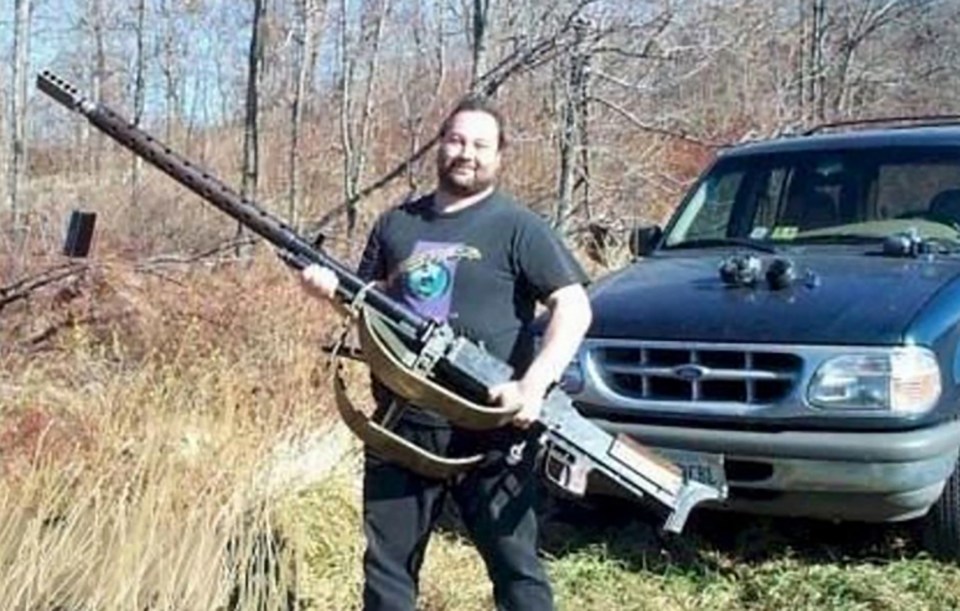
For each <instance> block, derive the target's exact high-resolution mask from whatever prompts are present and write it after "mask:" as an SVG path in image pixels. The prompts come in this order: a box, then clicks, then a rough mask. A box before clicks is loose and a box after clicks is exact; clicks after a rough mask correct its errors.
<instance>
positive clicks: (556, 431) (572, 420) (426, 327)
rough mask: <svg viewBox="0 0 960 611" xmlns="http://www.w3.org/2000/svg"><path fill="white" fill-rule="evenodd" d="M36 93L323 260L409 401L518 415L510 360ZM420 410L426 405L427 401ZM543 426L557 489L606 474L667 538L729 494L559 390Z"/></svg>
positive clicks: (447, 410) (168, 155)
mask: <svg viewBox="0 0 960 611" xmlns="http://www.w3.org/2000/svg"><path fill="white" fill-rule="evenodd" d="M37 87H38V88H39V89H40V91H42V92H43V93H45V94H47V95H49V96H50V97H52V98H53V99H54V100H56V101H57V102H59V103H61V104H62V105H64V106H66V107H67V108H69V109H70V110H73V111H76V112H79V113H81V114H82V115H84V116H85V117H86V118H87V119H88V120H89V121H90V123H92V124H93V126H94V127H96V128H97V129H98V130H100V131H101V132H103V133H104V134H106V135H108V136H110V137H111V138H113V139H114V140H115V141H117V142H118V143H120V144H122V145H123V146H125V147H127V148H128V149H130V150H131V151H133V152H134V153H135V154H136V155H138V156H140V157H142V158H143V159H145V160H147V161H148V162H150V163H151V164H152V165H154V166H156V167H157V168H159V169H160V170H161V171H163V172H164V173H166V174H167V175H168V176H170V177H171V178H173V179H174V180H176V181H177V182H178V183H180V184H181V185H183V186H185V187H186V188H188V189H189V190H191V191H193V192H194V193H196V194H197V195H199V196H200V197H202V198H203V199H204V200H206V201H207V202H209V203H210V204H212V205H214V206H215V207H217V208H219V209H220V210H221V211H223V212H225V213H226V214H228V215H230V216H231V217H233V218H234V219H236V220H237V221H239V222H240V223H242V224H243V225H244V226H246V227H247V228H249V229H250V230H252V231H253V232H255V233H256V234H258V235H260V236H261V237H263V238H264V239H266V240H267V241H268V242H270V243H271V244H272V245H273V246H275V247H276V248H277V249H278V250H279V252H280V253H281V254H282V256H283V258H284V260H285V261H286V262H287V263H288V264H290V265H291V266H293V267H295V268H304V267H306V266H308V265H311V264H319V265H323V266H325V267H328V268H330V269H331V270H333V272H334V273H335V274H336V275H337V277H338V278H339V280H340V283H339V287H338V288H337V294H336V298H337V299H338V300H339V301H341V302H343V303H346V304H351V306H352V307H353V308H354V309H355V310H358V311H361V312H362V313H363V315H362V321H361V324H360V327H361V329H360V331H361V333H360V336H361V340H364V338H365V340H366V341H365V343H364V346H363V354H364V357H365V360H367V361H368V364H369V365H370V367H371V370H372V371H374V373H375V375H378V376H379V375H380V374H382V373H383V372H384V371H393V372H394V375H386V376H384V377H385V379H383V381H384V382H385V383H386V384H387V386H389V387H390V388H391V389H392V390H394V391H395V392H396V393H397V394H399V395H400V396H403V397H407V398H408V399H410V400H411V402H413V401H414V400H419V399H423V402H422V403H423V404H424V405H423V406H424V407H427V408H429V409H432V410H434V411H437V412H439V413H441V414H442V415H444V416H446V417H447V418H448V419H450V420H451V421H452V422H453V423H454V424H456V425H459V426H463V427H466V428H473V429H485V428H491V427H494V426H500V425H503V424H505V423H507V422H508V421H509V420H510V418H511V417H512V415H513V414H514V413H515V411H516V409H515V408H507V407H500V406H490V405H489V404H488V399H487V397H488V396H489V394H488V391H489V389H491V388H492V387H494V386H496V385H498V384H501V383H503V382H506V381H509V380H510V379H512V377H513V370H512V368H511V367H510V366H509V365H508V364H507V363H505V362H503V361H501V360H500V359H498V358H496V357H494V356H492V355H491V354H489V353H488V352H486V351H485V350H484V349H483V347H482V346H480V345H478V344H477V343H476V342H474V341H471V340H470V339H468V338H465V337H462V336H458V335H457V334H456V333H455V332H454V331H453V329H451V327H450V326H449V325H447V324H445V323H440V322H437V321H433V320H429V319H426V318H424V317H422V316H420V315H419V314H417V313H416V312H414V311H412V310H410V309H408V308H407V307H406V306H404V305H403V304H401V303H399V302H397V301H395V300H394V299H392V298H391V297H390V296H388V295H387V294H386V293H384V292H382V291H380V290H378V289H377V288H375V287H372V286H370V285H369V284H367V283H365V282H364V281H363V280H361V279H360V278H359V277H357V276H356V275H354V274H353V273H352V272H351V271H350V270H349V269H347V268H346V267H345V266H344V265H342V264H341V263H339V262H338V261H336V260H335V259H333V258H332V257H330V256H329V255H327V254H326V253H324V252H323V251H322V250H320V249H318V248H316V247H314V246H313V245H312V244H311V243H310V242H309V241H308V240H306V239H304V238H303V237H301V236H300V235H298V234H297V233H296V232H295V231H294V230H293V229H292V228H291V227H289V226H288V225H286V224H285V223H284V222H282V221H281V220H279V219H278V218H276V217H274V216H272V215H271V214H269V213H268V212H266V211H265V210H263V209H262V208H260V207H259V206H258V205H257V204H256V203H254V202H253V201H252V200H250V199H248V198H244V197H242V196H241V195H240V194H238V193H237V192H235V191H234V190H233V189H231V188H230V187H228V186H227V185H225V184H224V183H223V182H221V181H220V180H218V179H217V178H215V177H213V176H212V175H210V173H209V172H207V171H206V170H205V169H203V168H201V167H198V166H196V165H195V164H193V163H192V162H190V161H189V160H187V159H185V158H183V157H181V156H180V155H178V154H177V153H176V152H174V151H172V150H171V149H170V148H169V147H167V146H165V145H164V144H162V143H161V142H159V141H157V140H156V139H154V138H153V137H152V136H151V135H150V134H148V133H146V132H145V131H143V130H141V129H140V128H138V127H136V126H135V125H133V124H131V123H130V122H129V121H127V120H125V119H124V118H123V117H121V116H120V115H119V114H117V113H116V112H114V111H113V110H111V109H110V108H108V107H106V106H105V105H103V104H100V103H96V102H94V101H92V100H89V99H87V98H85V97H83V96H82V95H80V93H79V92H78V91H77V89H76V88H74V87H73V86H71V85H70V84H69V83H67V82H66V81H64V80H63V79H61V78H59V77H57V76H56V75H54V74H52V73H51V72H49V71H44V72H43V73H41V74H39V75H38V77H37ZM415 404H417V405H421V402H416V403H415ZM348 424H350V422H348ZM353 424H356V422H354V423H353ZM539 426H542V427H543V432H544V440H545V452H544V461H543V470H544V475H545V476H546V478H547V479H548V480H549V481H550V482H551V483H552V484H553V485H555V486H557V487H559V488H561V489H563V490H566V491H568V492H570V493H573V494H575V495H582V494H584V493H585V492H586V488H587V479H588V475H589V474H591V473H593V472H597V473H600V474H602V475H603V476H605V477H606V478H607V479H608V480H610V481H612V482H614V483H615V484H616V485H618V486H620V487H622V488H623V489H624V490H625V491H626V492H627V493H629V494H632V495H634V496H635V497H637V498H644V497H648V498H651V499H653V500H655V501H656V503H657V504H658V505H659V506H660V507H661V508H666V509H667V510H668V511H669V516H668V518H667V520H666V522H665V524H664V526H663V528H664V530H665V531H667V532H674V533H679V532H680V531H681V530H682V529H683V526H684V524H685V522H686V520H687V517H688V516H689V514H690V511H691V510H692V509H693V508H694V507H695V506H697V505H698V504H700V503H701V502H704V501H718V500H723V499H724V498H726V489H725V488H716V487H712V486H708V485H706V484H702V483H700V482H697V481H693V480H689V481H685V480H684V477H683V475H682V473H681V471H680V470H679V468H677V467H676V465H674V464H672V463H670V462H668V461H666V460H664V459H663V458H660V457H659V456H658V455H655V454H653V453H652V452H649V451H647V450H645V449H644V448H643V447H642V446H640V445H639V444H638V443H637V442H635V441H633V440H632V439H629V438H626V437H622V436H621V437H613V436H612V435H610V434H609V433H607V432H606V431H604V430H603V429H601V428H599V427H598V426H596V425H595V424H593V423H592V422H590V421H589V420H587V419H585V418H583V417H582V416H581V415H580V414H579V413H578V412H577V411H576V409H575V407H574V405H573V402H572V400H571V399H570V397H569V396H568V395H567V394H566V393H564V392H563V391H562V390H561V389H560V388H554V389H552V390H551V391H550V392H549V393H548V395H547V396H546V398H545V402H544V406H543V409H542V411H541V415H540V418H539ZM386 427H387V425H386V424H385V425H383V426H379V425H377V426H374V427H373V428H372V429H371V428H370V427H367V428H366V429H365V430H366V432H367V433H372V435H370V436H368V439H365V441H371V442H373V441H376V442H377V443H380V442H382V444H383V447H385V448H386V449H387V450H388V451H387V452H386V453H387V454H391V455H392V456H394V457H399V458H404V457H407V456H411V455H414V456H416V457H417V458H419V459H421V461H420V462H421V463H422V462H424V459H425V460H426V466H427V470H429V467H431V463H430V457H424V456H423V455H422V452H418V451H417V450H416V449H415V448H409V447H406V446H404V445H403V444H404V442H403V441H402V440H400V439H399V438H393V437H391V434H390V432H389V431H388V430H387V428H386ZM352 428H353V427H352ZM354 430H355V431H356V430H357V429H356V428H355V429H354ZM437 462H440V463H444V464H446V465H447V466H449V465H448V464H447V463H445V462H444V461H439V460H434V461H433V463H437ZM454 462H456V461H454ZM460 462H461V463H462V464H461V466H463V465H467V466H469V464H472V462H473V461H469V460H466V461H460ZM441 466H443V465H441ZM441 471H442V470H441Z"/></svg>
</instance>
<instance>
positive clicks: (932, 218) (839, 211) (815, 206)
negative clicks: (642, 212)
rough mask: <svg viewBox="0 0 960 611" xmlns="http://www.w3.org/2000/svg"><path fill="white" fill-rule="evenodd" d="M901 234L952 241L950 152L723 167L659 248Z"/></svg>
mask: <svg viewBox="0 0 960 611" xmlns="http://www.w3.org/2000/svg"><path fill="white" fill-rule="evenodd" d="M905 231H916V232H917V233H919V234H920V235H921V236H927V237H937V238H950V239H955V238H957V237H958V231H960V154H958V152H957V151H956V150H955V149H952V148H931V147H911V148H904V147H900V148H895V147H890V148H871V149H855V150H844V151H819V152H818V151H812V152H811V151H803V152H798V153H791V154H777V155H769V154H768V155H756V156H746V155H744V156H736V157H733V158H730V159H726V160H721V161H719V162H718V163H717V164H715V165H714V166H713V168H711V169H710V171H708V172H707V174H706V175H705V176H704V177H703V178H702V179H701V181H700V182H699V183H698V184H697V186H696V187H695V188H694V190H693V191H692V192H691V195H690V196H689V197H688V198H687V200H686V202H685V204H684V205H683V206H682V208H681V209H680V210H679V211H678V212H677V214H676V215H675V220H674V221H673V222H672V223H671V224H670V225H669V226H668V228H667V236H666V240H665V242H664V243H665V245H666V246H667V247H671V246H677V245H682V244H684V243H685V242H689V243H697V242H704V241H707V240H712V241H714V242H716V241H717V240H724V239H727V240H730V239H738V240H742V239H749V240H762V241H775V242H790V241H797V240H803V239H805V238H815V239H817V240H819V241H822V240H823V238H824V237H826V236H831V235H836V236H838V237H844V238H849V237H850V236H865V237H871V236H872V237H881V238H882V237H885V236H888V235H891V234H893V233H897V232H905Z"/></svg>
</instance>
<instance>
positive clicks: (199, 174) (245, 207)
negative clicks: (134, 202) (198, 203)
mask: <svg viewBox="0 0 960 611" xmlns="http://www.w3.org/2000/svg"><path fill="white" fill-rule="evenodd" d="M37 88H38V89H39V90H40V91H42V92H43V93H45V94H47V95H48V96H50V97H51V98H53V99H54V100H56V101H57V102H59V103H60V104H62V105H63V106H66V107H67V108H69V109H70V110H73V111H76V112H79V113H81V114H83V115H84V116H85V117H86V118H87V120H89V121H90V123H92V124H93V125H94V126H95V127H96V128H97V129H99V130H100V131H101V132H103V133H104V134H106V135H108V136H110V137H111V138H113V139H114V140H115V141H116V142H118V143H119V144H121V145H123V146H125V147H126V148H128V149H130V150H131V151H133V152H134V153H135V154H136V155H138V156H139V157H142V158H143V159H145V160H147V161H148V162H150V163H151V164H152V165H153V166H155V167H156V168H158V169H159V170H161V171H162V172H164V173H165V174H167V175H168V176H170V177H171V178H173V179H174V180H176V181H177V182H178V183H180V184H181V185H183V186H184V187H186V188H187V189H189V190H191V191H193V192H194V193H196V194H197V195H199V196H200V197H202V198H203V199H205V200H206V201H207V202H209V203H210V204H212V205H214V206H215V207H217V208H218V209H220V210H221V211H223V212H225V213H226V214H228V215H230V216H232V217H233V218H235V219H236V220H237V221H239V222H240V223H241V224H242V225H244V226H245V227H247V228H249V229H250V230H252V231H253V232H254V233H256V234H258V235H260V236H261V237H263V238H265V239H266V240H267V241H269V242H270V243H272V244H273V245H274V246H277V247H278V248H280V249H282V250H285V251H287V252H288V253H289V254H290V255H292V256H291V257H287V258H285V259H284V260H285V261H286V262H287V263H288V264H290V265H292V266H294V267H300V268H302V267H306V266H307V265H309V264H311V263H317V264H320V265H323V266H325V267H329V268H330V269H331V270H333V271H334V273H336V275H337V277H338V278H339V280H340V286H339V288H338V289H337V291H338V297H339V298H340V299H341V300H343V301H345V302H352V301H353V300H354V299H355V298H356V297H357V296H358V295H361V296H362V299H363V300H364V301H365V302H367V303H369V304H370V305H371V306H373V307H374V308H376V309H377V310H379V311H380V312H383V313H384V314H386V315H387V316H389V317H390V318H392V319H393V320H395V321H397V322H398V323H399V324H400V325H401V326H402V327H403V328H405V330H406V331H408V332H409V333H410V335H411V337H412V338H414V339H419V338H422V337H423V336H424V335H425V334H427V333H429V330H430V329H431V327H432V325H433V323H432V322H431V321H429V320H427V319H425V318H423V317H421V316H419V315H418V314H416V313H415V312H413V311H411V310H409V309H408V308H405V307H404V306H402V305H401V304H399V303H397V302H396V301H395V300H393V299H392V298H390V297H389V296H388V295H386V294H385V293H383V292H382V291H379V290H377V289H375V288H370V287H367V286H366V283H365V282H364V281H363V280H361V279H360V278H359V277H357V276H356V275H355V274H353V273H352V272H351V271H350V270H349V269H347V268H346V267H345V266H343V265H342V264H341V263H339V262H338V261H337V260H335V259H333V258H332V257H330V256H328V255H326V254H325V253H323V252H322V251H320V250H318V249H316V248H314V247H313V246H312V245H311V244H310V242H308V241H307V240H306V239H304V238H303V237H301V236H300V235H298V234H297V233H296V231H294V229H293V228H292V227H290V226H289V225H287V224H286V223H284V222H283V221H281V220H280V219H278V218H276V217H274V216H273V215H271V214H270V213H268V212H267V211H266V210H264V209H262V208H260V207H259V206H258V205H257V204H256V203H254V202H253V201H252V200H250V199H248V198H245V197H243V196H241V195H240V194H239V193H237V192H236V191H234V190H233V189H231V188H230V187H229V186H227V185H226V184H225V183H223V182H222V181H220V180H219V179H217V178H216V177H214V176H213V175H211V174H210V173H209V172H208V171H207V170H206V169H204V168H201V167H198V166H197V165H195V164H193V163H192V162H190V161H189V160H187V159H186V158H184V157H182V156H181V155H179V154H177V153H176V152H174V151H173V150H172V149H171V148H170V147H168V146H166V145H165V144H163V143H162V142H160V141H158V140H157V139H155V138H154V137H153V136H151V135H150V134H149V133H147V132H146V131H144V130H142V129H140V128H139V127H137V126H136V125H134V124H132V123H131V122H129V121H127V120H125V119H124V118H123V117H121V116H120V115H119V114H118V113H116V112H114V111H113V110H111V109H110V108H108V107H107V106H105V105H103V104H100V103H96V102H94V101H91V100H89V99H87V98H85V97H84V96H83V95H82V94H81V93H80V92H79V91H78V90H77V88H76V87H74V86H72V85H70V84H69V83H68V82H67V81H65V80H64V79H62V78H60V77H58V76H56V75H55V74H53V73H52V72H50V71H49V70H45V71H43V72H41V73H40V74H39V75H37Z"/></svg>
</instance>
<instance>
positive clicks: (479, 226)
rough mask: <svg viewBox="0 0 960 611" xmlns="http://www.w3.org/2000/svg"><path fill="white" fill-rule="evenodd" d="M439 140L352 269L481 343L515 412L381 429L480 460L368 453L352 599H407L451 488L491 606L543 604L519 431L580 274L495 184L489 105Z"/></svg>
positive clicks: (410, 603)
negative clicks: (538, 320)
mask: <svg viewBox="0 0 960 611" xmlns="http://www.w3.org/2000/svg"><path fill="white" fill-rule="evenodd" d="M440 136H441V138H440V144H439V148H438V151H437V178H438V185H437V189H436V191H435V192H434V193H432V194H430V195H427V196H425V197H423V198H420V199H418V200H416V201H413V202H409V203H406V204H403V205H401V206H399V207H397V208H394V209H392V210H390V211H388V212H387V213H385V214H384V215H383V216H382V217H380V219H379V220H378V221H377V223H376V225H375V226H374V228H373V230H372V232H371V234H370V237H369V240H368V242H367V246H366V248H365V250H364V253H363V256H362V259H361V263H360V266H359V272H358V273H359V275H360V276H361V277H363V278H365V279H367V280H375V281H379V282H380V283H381V286H382V287H383V288H384V289H385V290H386V291H387V292H388V294H390V295H391V296H393V297H394V298H396V299H398V300H399V301H401V302H403V303H405V304H407V305H408V306H410V307H411V308H413V309H414V310H416V311H417V312H419V313H420V314H421V315H423V316H426V317H431V318H434V319H437V320H445V321H447V322H449V323H450V325H451V326H452V327H453V328H454V329H455V330H456V331H458V332H461V333H464V334H466V335H467V336H469V337H471V338H473V339H475V340H478V341H481V342H483V344H484V345H485V347H486V348H487V350H489V351H491V352H492V353H493V354H495V355H497V356H499V357H501V358H503V359H504V360H506V361H508V362H509V363H510V364H511V365H513V367H514V370H515V371H518V372H522V374H523V375H522V376H521V377H519V378H518V379H516V380H514V381H511V382H508V383H506V384H503V385H501V386H499V387H497V388H495V389H494V390H493V391H492V397H491V400H492V401H495V402H498V403H499V404H502V405H518V406H520V410H519V411H518V412H517V414H516V417H515V418H514V420H513V423H512V424H513V425H514V426H506V427H502V428H500V429H497V430H494V431H480V432H477V431H464V430H460V429H457V428H452V427H451V426H450V425H449V424H448V423H447V422H446V421H445V420H443V419H442V418H440V417H439V416H437V415H436V414H433V413H432V412H427V411H423V410H420V409H417V408H416V407H415V406H409V405H405V407H404V410H403V412H402V416H401V417H400V418H399V420H398V421H397V423H396V425H395V426H394V428H393V430H394V432H396V433H397V434H399V435H401V436H403V437H405V438H407V439H409V440H410V441H412V442H414V443H416V444H417V445H419V446H421V447H423V448H424V449H426V450H428V451H431V452H434V453H436V454H441V455H447V456H466V455H471V454H476V453H480V452H482V453H484V454H486V455H487V456H489V457H492V458H490V459H488V460H487V461H485V462H484V463H483V464H481V465H480V466H478V467H476V468H474V469H472V470H471V471H469V472H467V473H466V474H465V475H463V476H461V477H460V478H458V479H456V480H454V481H450V482H441V481H437V480H432V479H428V478H424V477H422V476H419V475H417V474H415V473H412V472H410V471H408V470H406V469H405V468H403V467H400V466H398V465H396V464H391V463H388V462H386V461H383V460H382V459H379V458H377V457H375V456H372V455H369V454H368V455H367V457H366V464H365V473H364V490H363V496H364V510H363V519H364V531H365V534H366V537H367V550H366V554H365V555H364V574H365V580H366V581H365V586H364V607H365V609H368V610H374V609H376V610H384V609H402V610H413V609H414V608H415V602H416V595H417V580H418V574H419V570H420V566H421V564H422V561H423V556H424V552H425V550H426V546H427V542H428V539H429V535H430V532H431V530H432V529H433V526H434V524H435V522H436V520H437V517H438V516H439V513H440V509H441V507H442V504H443V501H444V499H445V497H446V495H447V494H450V495H451V496H452V498H453V499H454V501H456V503H457V505H458V508H459V510H460V515H461V517H462V519H463V523H464V525H465V527H466V528H467V530H468V531H469V533H470V535H471V538H472V539H473V541H474V543H475V544H476V545H477V548H478V550H479V551H480V554H481V556H482V557H483V559H484V562H485V563H486V567H487V572H488V573H489V575H490V578H491V580H492V581H493V590H494V598H495V600H496V604H497V608H498V609H503V610H508V609H509V610H522V611H538V610H546V609H552V608H553V601H552V594H551V591H550V586H549V584H548V582H547V578H546V575H545V573H544V570H543V566H542V564H541V562H540V559H539V557H538V555H537V523H536V516H535V514H534V501H535V490H536V487H535V479H534V478H535V473H534V469H533V462H534V458H535V454H536V443H535V440H531V439H528V438H529V437H530V436H531V433H530V432H529V426H530V424H531V423H532V422H534V421H535V420H536V419H537V417H538V415H539V413H540V409H541V405H542V400H543V397H544V395H545V394H546V392H547V391H548V389H549V387H550V386H551V385H552V384H553V383H554V382H555V381H556V380H557V379H558V378H559V376H560V375H561V373H562V372H563V370H564V368H565V367H566V365H567V364H568V362H569V361H570V359H571V358H572V357H573V355H574V353H575V352H576V349H577V347H578V346H579V344H580V341H581V340H582V338H583V335H584V333H585V332H586V330H587V327H588V326H589V324H590V318H591V313H590V305H589V302H588V301H587V297H586V293H585V291H584V289H583V283H584V282H585V281H586V277H585V275H584V273H583V271H582V270H581V269H580V267H579V265H578V264H577V263H576V262H575V260H574V259H573V257H572V256H571V255H570V253H569V252H568V251H567V250H566V249H565V248H564V247H563V245H562V243H561V242H560V240H559V239H558V238H557V237H556V235H555V234H554V232H553V231H552V230H551V229H550V227H549V226H548V225H547V224H546V223H545V222H544V221H543V220H542V219H540V218H539V217H538V216H537V215H535V214H534V213H532V212H530V211H529V210H527V209H526V208H524V207H522V206H520V205H519V204H517V203H516V202H515V201H514V200H512V199H511V198H510V197H509V196H507V195H506V194H504V193H502V192H500V191H498V190H497V188H496V182H497V173H498V170H499V169H500V163H501V154H502V151H503V147H504V144H505V142H506V135H505V133H504V122H503V118H502V117H501V115H500V114H499V113H498V112H497V111H496V110H495V109H494V108H493V107H492V106H491V105H489V103H488V102H486V101H484V100H481V99H478V98H468V99H466V100H464V101H462V102H461V103H460V104H459V105H458V106H457V107H456V108H455V109H454V110H453V112H452V113H451V114H450V115H449V116H448V117H447V119H446V120H445V121H444V123H443V125H442V127H441V134H440ZM301 278H302V281H303V285H304V287H305V288H306V290H307V291H308V292H310V293H311V294H314V295H317V296H320V297H324V298H327V299H332V297H333V295H334V291H335V290H336V286H337V279H336V276H335V275H333V273H332V272H331V271H330V270H327V269H325V268H321V267H318V266H311V267H308V268H307V269H305V270H304V271H303V273H302V277H301ZM537 302H540V303H542V304H544V305H545V306H546V307H547V309H548V310H549V312H550V320H549V323H548V325H547V328H546V331H545V333H544V336H543V340H542V345H541V348H540V351H539V353H538V354H536V356H534V346H533V338H532V335H531V333H530V329H529V323H530V322H531V321H532V319H533V318H534V313H535V308H536V304H537ZM374 394H375V396H376V397H377V403H378V408H379V409H381V410H383V409H386V408H387V407H388V405H389V404H390V402H391V401H396V400H397V398H396V397H392V396H390V393H389V391H386V390H385V389H384V388H382V387H380V386H379V385H376V384H375V385H374ZM528 441H530V443H527V442H528Z"/></svg>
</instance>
